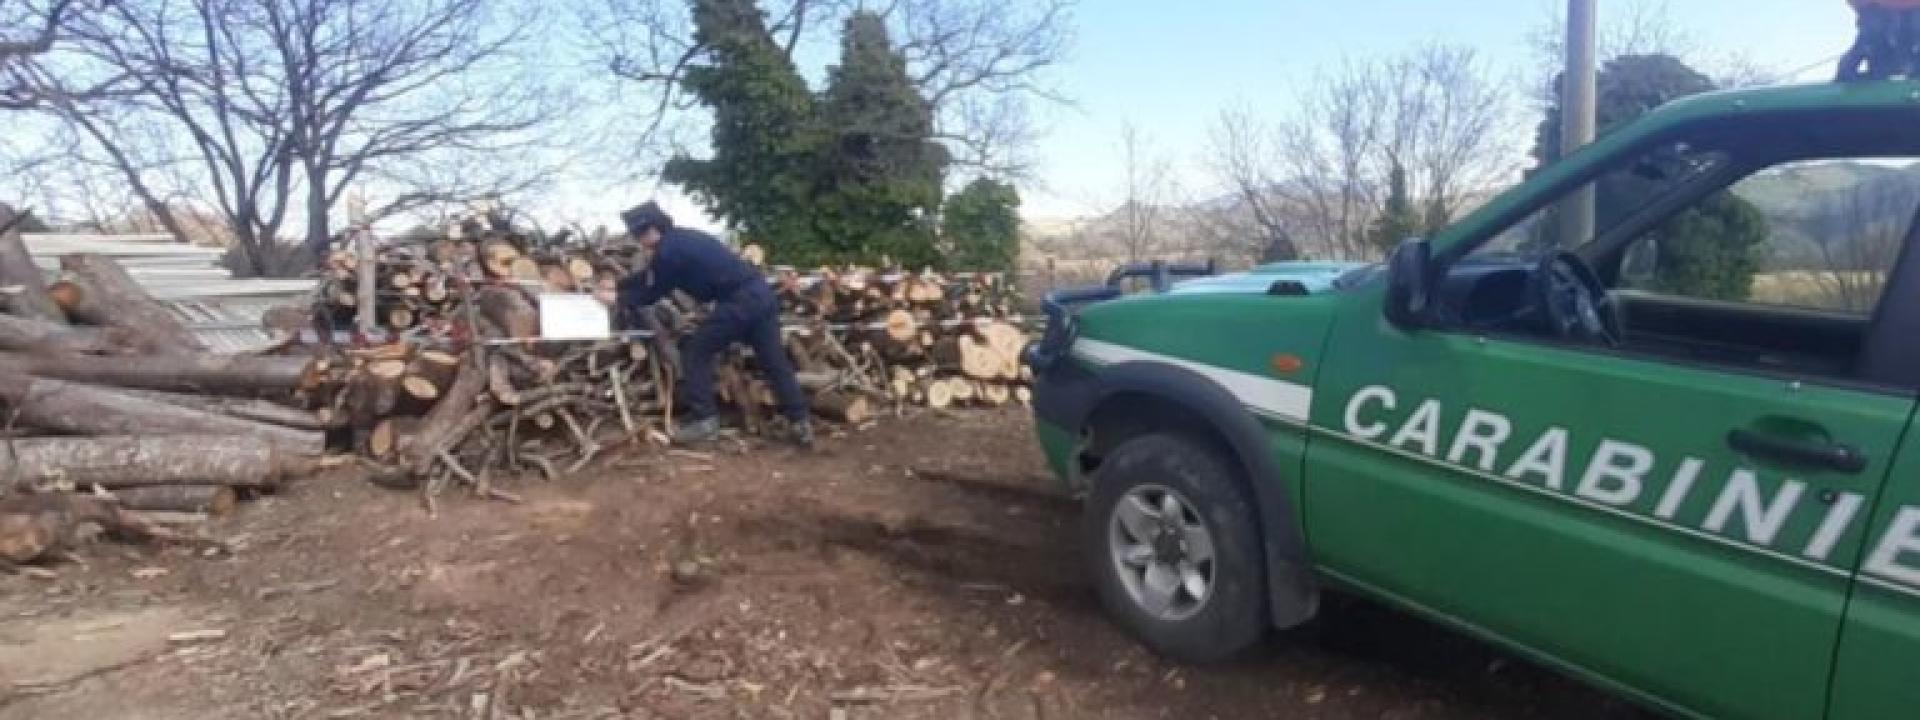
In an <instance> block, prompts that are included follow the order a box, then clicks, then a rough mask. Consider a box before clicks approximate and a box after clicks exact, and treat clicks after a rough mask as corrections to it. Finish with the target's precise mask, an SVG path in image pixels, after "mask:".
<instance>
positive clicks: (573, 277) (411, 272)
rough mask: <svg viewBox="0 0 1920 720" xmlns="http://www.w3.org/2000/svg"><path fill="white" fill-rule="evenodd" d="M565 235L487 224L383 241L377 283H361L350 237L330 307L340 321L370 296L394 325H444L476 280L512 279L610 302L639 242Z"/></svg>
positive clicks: (331, 287)
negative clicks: (444, 234) (432, 235)
mask: <svg viewBox="0 0 1920 720" xmlns="http://www.w3.org/2000/svg"><path fill="white" fill-rule="evenodd" d="M582 240H583V238H580V237H578V236H573V235H571V234H563V235H560V236H556V237H554V238H550V239H549V238H540V237H536V236H531V235H527V234H523V233H518V232H514V231H513V230H511V229H506V228H501V229H484V230H480V231H478V232H468V233H465V234H456V235H455V236H452V237H441V238H434V239H430V240H424V241H419V242H398V243H385V244H381V245H380V246H379V247H378V248H377V249H376V250H375V251H374V253H375V261H374V273H373V277H374V287H373V288H371V292H367V291H366V290H367V289H363V288H361V287H360V258H359V255H358V254H357V252H356V249H355V248H354V247H353V246H352V245H350V244H346V243H342V246H341V247H338V248H336V249H334V250H333V251H332V252H331V253H329V254H328V256H327V258H326V260H325V262H324V265H325V288H324V290H323V292H322V298H323V308H324V309H325V310H326V311H327V314H328V315H329V316H330V318H331V319H332V320H333V321H334V322H336V323H347V322H350V321H352V320H353V319H355V318H357V317H358V316H359V313H360V305H361V303H362V302H365V300H363V298H366V297H369V296H371V297H372V299H373V302H374V303H375V308H374V318H375V319H376V321H377V324H378V325H380V326H381V327H384V328H387V329H389V330H394V331H406V330H410V329H413V328H424V329H427V330H429V331H431V330H437V329H443V328H444V327H445V326H446V325H447V324H448V323H450V322H451V321H452V320H453V318H452V317H451V315H450V311H451V310H452V309H453V308H454V307H456V306H457V305H459V303H460V301H461V300H463V299H464V297H465V295H466V294H467V293H468V291H469V289H470V288H471V287H472V286H474V285H476V284H484V283H502V282H504V283H512V284H517V285H521V286H523V287H527V288H531V289H536V290H541V291H547V292H580V293H591V294H594V295H596V296H599V297H601V298H603V299H605V300H607V301H608V302H611V300H612V298H613V296H614V289H615V286H616V284H617V283H618V282H619V280H620V278H622V277H625V276H626V275H627V273H628V272H630V271H631V269H632V267H633V263H634V259H633V258H634V255H635V253H637V252H638V248H637V247H636V246H633V245H631V244H620V243H591V244H589V243H586V242H582Z"/></svg>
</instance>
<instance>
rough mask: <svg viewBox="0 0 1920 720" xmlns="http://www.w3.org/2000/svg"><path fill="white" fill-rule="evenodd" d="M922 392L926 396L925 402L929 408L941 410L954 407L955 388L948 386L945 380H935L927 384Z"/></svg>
mask: <svg viewBox="0 0 1920 720" xmlns="http://www.w3.org/2000/svg"><path fill="white" fill-rule="evenodd" d="M922 392H924V393H925V395H926V397H925V401H926V405H927V407H930V408H933V409H935V410H939V409H943V408H948V407H952V406H953V387H952V386H951V385H948V384H947V382H946V381H945V380H934V381H932V382H929V383H927V384H926V387H925V388H924V389H923V390H922Z"/></svg>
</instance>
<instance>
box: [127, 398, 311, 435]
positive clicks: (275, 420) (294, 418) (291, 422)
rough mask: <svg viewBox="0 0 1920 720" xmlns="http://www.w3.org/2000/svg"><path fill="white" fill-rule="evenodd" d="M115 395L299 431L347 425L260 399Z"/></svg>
mask: <svg viewBox="0 0 1920 720" xmlns="http://www.w3.org/2000/svg"><path fill="white" fill-rule="evenodd" d="M113 391H114V392H118V393H124V394H127V395H133V396H136V397H140V398H145V399H148V400H153V401H157V402H163V403H167V404H169V405H178V406H180V407H184V408H191V409H194V410H200V411H202V412H210V413H214V414H216V415H228V416H231V417H236V418H240V419H242V420H252V421H254V422H263V423H269V424H272V425H279V426H282V427H289V428H294V429H297V430H331V429H334V428H339V427H344V426H345V425H346V422H345V419H344V418H338V419H336V418H327V417H322V416H321V415H320V414H318V413H313V412H309V411H306V410H302V409H300V408H295V407H288V406H285V405H281V404H280V403H276V402H273V401H271V400H261V399H258V398H235V397H219V396H213V395H196V394H193V393H171V392H162V391H160V390H140V389H135V388H113Z"/></svg>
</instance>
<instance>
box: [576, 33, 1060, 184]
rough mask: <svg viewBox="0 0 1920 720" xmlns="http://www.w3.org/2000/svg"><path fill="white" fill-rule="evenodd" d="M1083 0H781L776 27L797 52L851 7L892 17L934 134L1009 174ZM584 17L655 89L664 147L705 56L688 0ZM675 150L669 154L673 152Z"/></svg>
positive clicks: (602, 51)
mask: <svg viewBox="0 0 1920 720" xmlns="http://www.w3.org/2000/svg"><path fill="white" fill-rule="evenodd" d="M1077 2H1078V0H889V1H888V2H884V3H863V2H859V1H857V0H770V1H769V2H766V3H763V4H762V8H763V10H765V11H766V13H767V17H768V26H769V29H770V30H771V31H772V33H773V35H774V37H775V39H776V40H778V41H779V42H780V43H781V45H782V47H783V48H784V49H785V51H786V52H787V54H788V56H789V57H793V56H795V55H796V53H799V52H801V51H802V50H803V49H804V48H806V47H808V46H809V43H810V42H820V41H823V40H826V41H831V39H832V38H831V35H830V34H831V33H833V32H837V31H838V30H839V28H840V25H841V21H843V20H844V19H845V18H846V17H847V15H848V14H850V13H852V12H854V11H856V10H860V9H863V8H864V9H867V10H872V11H876V12H879V13H880V14H881V15H882V16H884V17H885V18H886V19H887V20H888V23H889V25H891V26H892V27H891V29H892V30H893V31H894V36H895V37H896V38H898V42H899V43H900V45H901V47H900V51H901V53H902V54H903V55H904V56H905V57H906V59H907V65H908V69H909V71H910V72H911V73H912V74H913V77H914V81H915V82H916V84H917V85H918V86H919V88H920V91H921V93H922V94H924V95H925V96H926V97H927V99H928V101H929V102H930V103H931V104H932V106H933V108H934V115H935V124H936V127H935V135H936V137H937V138H939V139H940V140H942V141H943V142H945V143H946V144H947V146H948V147H949V149H950V150H951V151H952V152H953V156H954V158H955V160H956V162H957V163H958V164H960V165H962V166H966V167H972V168H976V169H980V170H982V171H985V172H991V173H994V174H998V175H1002V176H1004V175H1009V174H1016V173H1017V172H1018V171H1020V170H1022V169H1023V168H1024V156H1023V155H1022V153H1021V150H1022V149H1023V148H1024V145H1025V143H1027V142H1029V141H1030V120H1029V117H1028V115H1027V113H1026V103H1027V102H1028V100H1029V99H1031V98H1045V99H1058V96H1057V94H1056V93H1055V92H1054V91H1053V90H1052V89H1051V88H1049V87H1047V86H1046V85H1044V84H1042V82H1041V79H1042V76H1043V75H1044V73H1045V71H1046V70H1047V69H1049V68H1051V67H1053V66H1054V65H1056V64H1058V63H1059V62H1060V61H1061V60H1062V59H1064V57H1065V55H1066V52H1067V47H1068V45H1069V43H1070V42H1071V40H1072V13H1073V10H1074V9H1075V7H1076V5H1077ZM876 5H878V7H876ZM582 21H583V23H584V24H585V25H586V26H587V27H588V28H589V30H590V32H591V34H592V35H593V37H594V38H595V41H596V44H597V46H598V51H599V55H600V57H601V58H602V59H603V60H604V62H605V64H606V67H607V68H608V69H609V70H611V71H612V72H613V74H614V75H615V76H617V77H619V78H620V79H622V80H623V81H625V82H626V83H627V84H628V85H629V88H628V90H627V91H628V92H632V91H633V90H635V89H637V90H639V91H641V92H643V93H644V94H645V102H643V103H641V104H640V108H639V109H638V110H637V111H636V112H637V113H638V115H639V120H640V122H639V125H638V131H637V132H636V135H637V137H636V138H635V140H636V141H637V144H639V145H641V146H643V147H652V148H654V149H655V150H656V151H657V150H658V149H659V148H660V147H661V146H670V145H672V144H674V141H675V140H677V139H678V138H676V137H672V135H673V134H674V133H673V131H674V130H675V129H676V128H677V127H680V126H679V125H677V123H676V120H677V119H681V118H683V117H684V115H685V113H684V112H683V111H687V110H690V109H692V107H693V103H692V102H691V98H690V97H687V96H686V95H685V94H684V93H682V92H681V86H680V81H681V79H682V78H683V77H684V74H685V71H686V69H687V68H688V67H689V66H690V65H691V64H692V63H693V61H694V59H695V58H696V57H697V56H698V54H699V52H700V48H699V47H697V46H696V44H695V41H694V39H693V38H694V34H693V29H692V26H691V23H690V21H689V19H688V13H687V7H686V0H593V2H591V3H589V4H588V6H587V7H586V12H584V13H583V17H582ZM667 154H671V151H668V152H666V153H661V154H660V155H661V156H662V157H664V156H665V155H667Z"/></svg>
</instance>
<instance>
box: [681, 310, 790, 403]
mask: <svg viewBox="0 0 1920 720" xmlns="http://www.w3.org/2000/svg"><path fill="white" fill-rule="evenodd" d="M734 343H746V345H747V346H748V347H751V348H753V357H754V359H755V360H756V361H758V362H759V363H760V368H761V369H762V370H763V371H765V372H766V374H767V382H768V383H770V384H772V385H773V396H774V398H775V399H776V400H778V401H779V403H780V414H782V415H785V416H786V417H787V419H789V420H795V421H798V420H805V419H807V396H806V393H804V392H802V391H801V389H800V379H799V378H797V377H794V374H793V362H792V361H790V360H788V359H787V350H786V347H785V346H783V345H782V344H781V342H780V303H779V301H778V300H777V299H775V298H774V296H773V290H772V289H770V288H768V287H767V286H766V285H764V284H761V283H753V284H752V286H751V287H748V288H745V289H742V290H739V291H737V292H735V293H734V294H733V295H732V296H731V297H728V298H726V299H724V300H721V301H719V302H716V303H714V304H713V313H712V314H711V315H708V316H707V321H706V322H705V323H702V324H701V325H700V328H699V329H698V330H695V331H693V336H692V337H689V338H687V342H686V346H685V348H684V349H683V352H682V355H681V362H682V363H683V364H684V365H683V368H682V369H683V370H685V371H686V375H685V377H686V384H685V385H684V386H683V389H684V391H685V392H684V395H683V396H682V397H683V399H684V400H685V401H686V403H687V411H688V413H689V418H690V419H699V418H707V417H712V416H713V415H714V413H715V410H714V396H713V363H714V360H716V359H718V358H719V356H720V353H722V352H725V351H726V349H727V347H728V346H730V345H732V344H734Z"/></svg>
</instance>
